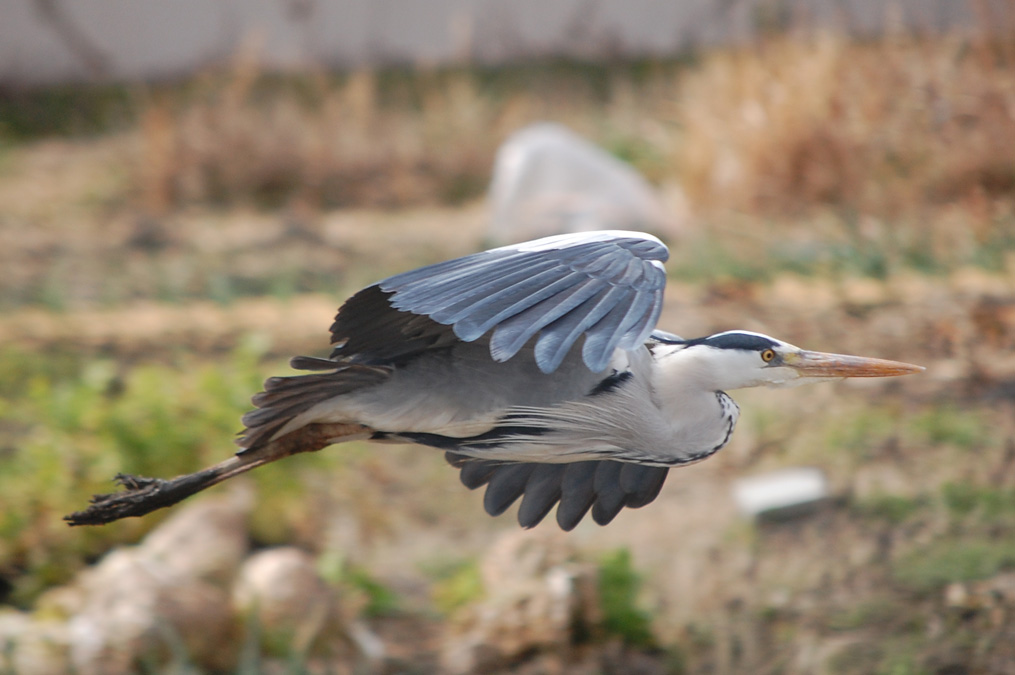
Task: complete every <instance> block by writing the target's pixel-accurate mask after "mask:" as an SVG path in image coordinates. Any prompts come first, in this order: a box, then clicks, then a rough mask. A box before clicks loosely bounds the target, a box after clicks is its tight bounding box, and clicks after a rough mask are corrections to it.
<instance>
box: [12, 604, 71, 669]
mask: <svg viewBox="0 0 1015 675" xmlns="http://www.w3.org/2000/svg"><path fill="white" fill-rule="evenodd" d="M0 672H3V673H31V675H64V673H68V672H72V668H71V664H70V654H69V648H68V636H67V627H66V625H65V624H64V623H62V622H59V621H38V620H35V619H34V618H33V617H32V616H31V615H29V614H26V613H24V612H19V611H16V610H9V611H8V610H5V611H0Z"/></svg>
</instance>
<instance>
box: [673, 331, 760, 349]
mask: <svg viewBox="0 0 1015 675" xmlns="http://www.w3.org/2000/svg"><path fill="white" fill-rule="evenodd" d="M685 344H687V345H688V346H692V345H708V346H709V347H715V348H716V349H744V350H748V351H752V350H753V351H759V352H760V351H764V350H766V349H775V348H776V347H778V346H779V343H778V342H776V341H775V340H772V339H771V338H767V337H765V336H763V335H754V334H752V333H737V332H732V333H719V334H718V335H709V336H708V337H703V338H696V339H694V340H688V341H687V342H686V343H685Z"/></svg>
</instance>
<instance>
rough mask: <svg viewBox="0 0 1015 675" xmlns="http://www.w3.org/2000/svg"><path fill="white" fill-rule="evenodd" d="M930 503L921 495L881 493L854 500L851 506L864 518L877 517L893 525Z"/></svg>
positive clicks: (904, 520) (917, 512)
mask: <svg viewBox="0 0 1015 675" xmlns="http://www.w3.org/2000/svg"><path fill="white" fill-rule="evenodd" d="M929 503H930V502H929V500H927V499H922V498H919V497H903V496H901V495H893V494H884V493H881V494H875V495H871V496H869V497H866V498H865V499H861V500H857V501H854V502H852V504H851V506H852V509H853V511H854V512H855V513H856V514H857V515H859V516H861V517H863V518H875V519H879V520H883V521H885V522H887V523H889V524H891V525H899V524H901V523H904V522H906V521H907V520H909V519H910V518H911V517H912V516H914V515H915V514H919V513H921V512H922V511H923V510H924V509H925V508H926V507H927V506H928V505H929Z"/></svg>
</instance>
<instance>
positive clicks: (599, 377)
mask: <svg viewBox="0 0 1015 675" xmlns="http://www.w3.org/2000/svg"><path fill="white" fill-rule="evenodd" d="M667 258H668V251H667V248H666V246H665V245H664V244H663V243H662V242H661V241H660V240H659V239H657V238H656V237H653V236H651V235H647V234H643V233H639V232H624V231H601V232H585V233H578V234H568V235H558V236H554V237H548V238H545V239H539V240H536V241H532V242H527V243H523V244H516V245H511V246H504V247H501V248H496V249H492V250H489V251H484V252H481V253H475V254H472V255H467V256H465V257H462V258H458V259H455V260H450V261H447V262H441V263H437V264H434V265H429V266H427V267H423V268H420V269H417V270H413V271H409V272H405V273H402V274H397V275H395V276H392V277H390V278H387V279H384V280H383V281H380V282H377V283H375V284H373V285H371V286H368V287H366V288H365V289H363V290H361V291H359V292H358V293H356V294H355V295H353V296H352V297H351V298H349V299H348V300H347V301H346V302H345V303H344V304H343V305H342V307H341V308H340V309H339V311H338V314H337V316H336V318H335V321H334V323H333V324H332V326H331V344H332V347H333V348H332V352H331V354H330V356H329V357H328V358H317V357H307V356H298V357H296V358H294V359H292V361H291V365H292V367H293V368H295V369H297V370H301V371H307V372H306V373H305V374H300V375H294V376H285V377H272V378H269V379H268V380H267V381H266V382H265V385H264V391H263V392H261V393H259V394H257V395H256V396H254V398H253V403H254V406H255V409H254V410H253V411H251V412H249V413H247V414H246V415H245V416H244V417H243V424H244V425H245V427H246V428H245V429H244V431H243V432H241V435H240V436H239V438H238V440H237V444H238V445H239V446H240V448H241V449H240V451H239V452H238V453H237V455H236V456H235V457H233V458H231V459H230V460H226V461H225V462H222V463H220V464H219V465H216V466H215V467H211V468H210V469H206V470H205V471H204V472H199V473H197V474H191V475H190V476H187V477H182V478H179V479H175V480H176V481H177V483H179V484H178V485H175V484H174V485H173V486H170V484H171V483H173V481H169V482H165V481H154V480H153V479H138V478H134V477H125V478H124V479H123V480H122V482H124V483H125V484H126V485H127V487H128V490H139V491H142V492H143V491H144V490H145V489H149V488H151V489H153V490H154V492H157V493H159V494H157V495H155V496H154V497H152V496H151V495H149V497H147V498H146V499H149V500H150V501H151V502H152V505H151V508H148V510H152V508H158V507H160V506H166V505H168V504H170V503H173V502H174V501H179V499H181V498H182V497H184V496H187V495H188V494H193V493H194V492H197V491H199V490H201V489H204V488H205V487H208V486H209V485H212V484H214V483H217V482H220V481H221V480H224V479H225V478H228V477H230V476H233V475H236V474H238V473H242V472H243V471H246V470H249V469H251V468H253V467H255V466H259V465H261V464H264V463H267V462H269V461H274V460H275V459H278V458H279V457H282V456H286V455H289V454H294V453H297V452H304V451H308V450H319V449H321V448H323V447H325V446H327V445H330V444H333V443H339V442H343V441H352V440H369V441H379V442H397V443H405V442H408V443H416V444H420V445H424V446H430V447H433V448H437V449H439V450H443V451H444V452H445V457H446V459H447V461H448V462H449V463H450V464H451V465H453V466H454V467H456V468H458V469H459V470H460V479H461V481H462V483H464V484H465V485H466V486H467V487H469V488H472V489H475V488H479V487H482V486H484V485H485V486H486V493H485V496H484V507H485V509H486V511H487V512H488V513H490V514H491V515H499V514H501V513H503V512H504V511H505V510H506V509H507V508H508V507H509V506H510V505H511V504H513V503H514V502H515V501H517V500H518V499H519V498H521V505H520V507H519V509H518V521H519V523H520V524H521V525H522V526H523V527H533V526H535V525H537V524H538V523H539V522H540V521H542V520H543V518H544V517H545V516H546V515H547V514H548V513H549V512H550V510H551V509H553V507H554V506H557V511H556V519H557V523H558V524H559V526H560V527H561V528H563V529H564V530H571V529H573V528H574V527H575V526H576V525H577V524H578V523H579V522H580V521H581V520H582V519H583V518H584V517H585V515H586V514H587V513H588V512H589V511H590V510H591V514H592V519H593V520H594V521H595V522H596V523H598V524H600V525H605V524H607V523H609V522H610V521H611V520H613V519H614V517H616V516H617V514H618V513H619V512H620V511H621V510H622V509H624V508H625V507H628V508H638V507H641V506H645V505H646V504H648V503H650V502H651V501H653V500H654V499H655V498H656V496H657V495H658V494H659V491H660V489H661V488H662V485H663V482H664V481H665V479H666V476H667V473H668V472H669V470H670V469H671V468H674V467H678V466H683V465H686V464H691V463H693V462H698V461H700V460H703V459H705V458H707V457H709V456H711V455H713V454H714V453H716V452H717V451H718V450H720V449H721V448H722V447H723V446H725V445H726V444H727V443H728V442H729V440H730V437H731V436H732V434H733V429H734V427H735V425H736V423H737V418H738V416H739V408H738V407H737V404H736V403H734V401H733V399H732V398H730V396H729V395H728V394H727V393H726V392H727V391H729V390H735V389H741V388H744V387H757V386H772V387H779V386H786V385H792V384H798V383H802V382H807V381H812V380H817V379H823V378H843V377H886V376H895V375H905V374H908V373H914V372H917V371H920V370H922V368H920V367H919V366H913V365H909V364H906V363H900V362H896V361H887V360H882V359H872V358H864V357H858V356H845V355H838V354H826V353H820V352H813V351H806V350H803V349H800V348H798V347H796V346H794V345H792V344H789V343H787V342H783V341H781V340H778V339H776V338H773V337H769V336H767V335H762V334H759V333H754V332H750V331H743V330H731V331H724V332H721V333H718V334H715V335H709V336H706V337H701V338H695V339H683V338H680V337H678V336H676V335H673V334H670V333H666V332H663V331H660V330H656V329H655V325H656V321H657V320H658V318H659V315H660V312H661V310H662V301H663V289H664V287H665V285H666V273H665V269H664V267H663V263H664V262H665V261H666V259H667ZM146 481H147V482H146ZM167 486H168V487H167ZM164 488H165V489H164ZM170 488H171V489H170ZM177 488H179V489H177ZM116 497H117V495H108V496H105V497H100V498H96V499H97V500H101V499H104V498H109V499H110V500H111V502H110V506H116V508H119V506H117V504H116ZM99 506H101V503H99ZM80 515H81V514H74V515H72V516H69V517H68V519H69V520H70V521H71V522H72V523H73V524H79V523H84V522H99V521H89V520H87V519H86V518H77V519H76V517H77V516H80ZM123 515H138V512H130V511H129V510H128V511H123V512H119V511H118V512H117V515H115V516H114V517H112V518H107V519H106V520H108V519H115V518H116V517H122V516H123ZM103 522H104V521H103Z"/></svg>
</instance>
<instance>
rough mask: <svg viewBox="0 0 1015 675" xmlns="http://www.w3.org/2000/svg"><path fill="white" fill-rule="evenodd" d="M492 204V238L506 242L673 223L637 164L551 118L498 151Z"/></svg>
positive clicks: (659, 230)
mask: <svg viewBox="0 0 1015 675" xmlns="http://www.w3.org/2000/svg"><path fill="white" fill-rule="evenodd" d="M490 206H491V211H492V213H491V219H490V229H489V233H490V238H491V239H492V240H493V241H494V242H495V243H500V244H506V243H515V242H519V241H525V240H528V239H535V238H538V237H544V236H547V235H552V234H563V233H569V232H586V231H589V230H603V229H607V230H643V231H648V232H653V233H655V234H672V233H673V232H672V230H674V229H675V226H674V225H673V223H672V219H671V218H668V217H667V215H666V214H665V212H664V211H663V208H662V206H661V205H660V201H659V197H658V196H657V195H656V193H655V191H654V190H653V189H652V187H651V186H650V185H649V184H648V182H647V181H646V180H645V179H644V178H642V176H641V175H640V174H639V173H638V172H637V171H635V169H634V168H633V167H631V166H630V165H629V164H627V163H625V162H622V161H621V160H619V159H617V158H616V157H614V156H612V155H610V154H609V153H607V152H606V151H604V150H602V149H601V148H599V147H597V146H596V145H594V144H592V143H590V142H589V141H587V140H585V139H584V138H582V137H580V136H578V135H577V134H575V133H574V132H572V131H571V130H570V129H568V128H567V127H564V126H562V125H560V124H552V123H546V122H541V123H537V124H532V125H530V126H527V127H525V128H523V129H520V130H519V131H516V132H515V133H514V134H512V135H511V136H510V137H509V138H508V139H507V140H506V141H505V142H504V144H503V145H502V146H501V147H500V149H499V150H498V151H497V158H496V160H495V162H494V170H493V180H492V181H491V184H490Z"/></svg>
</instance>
